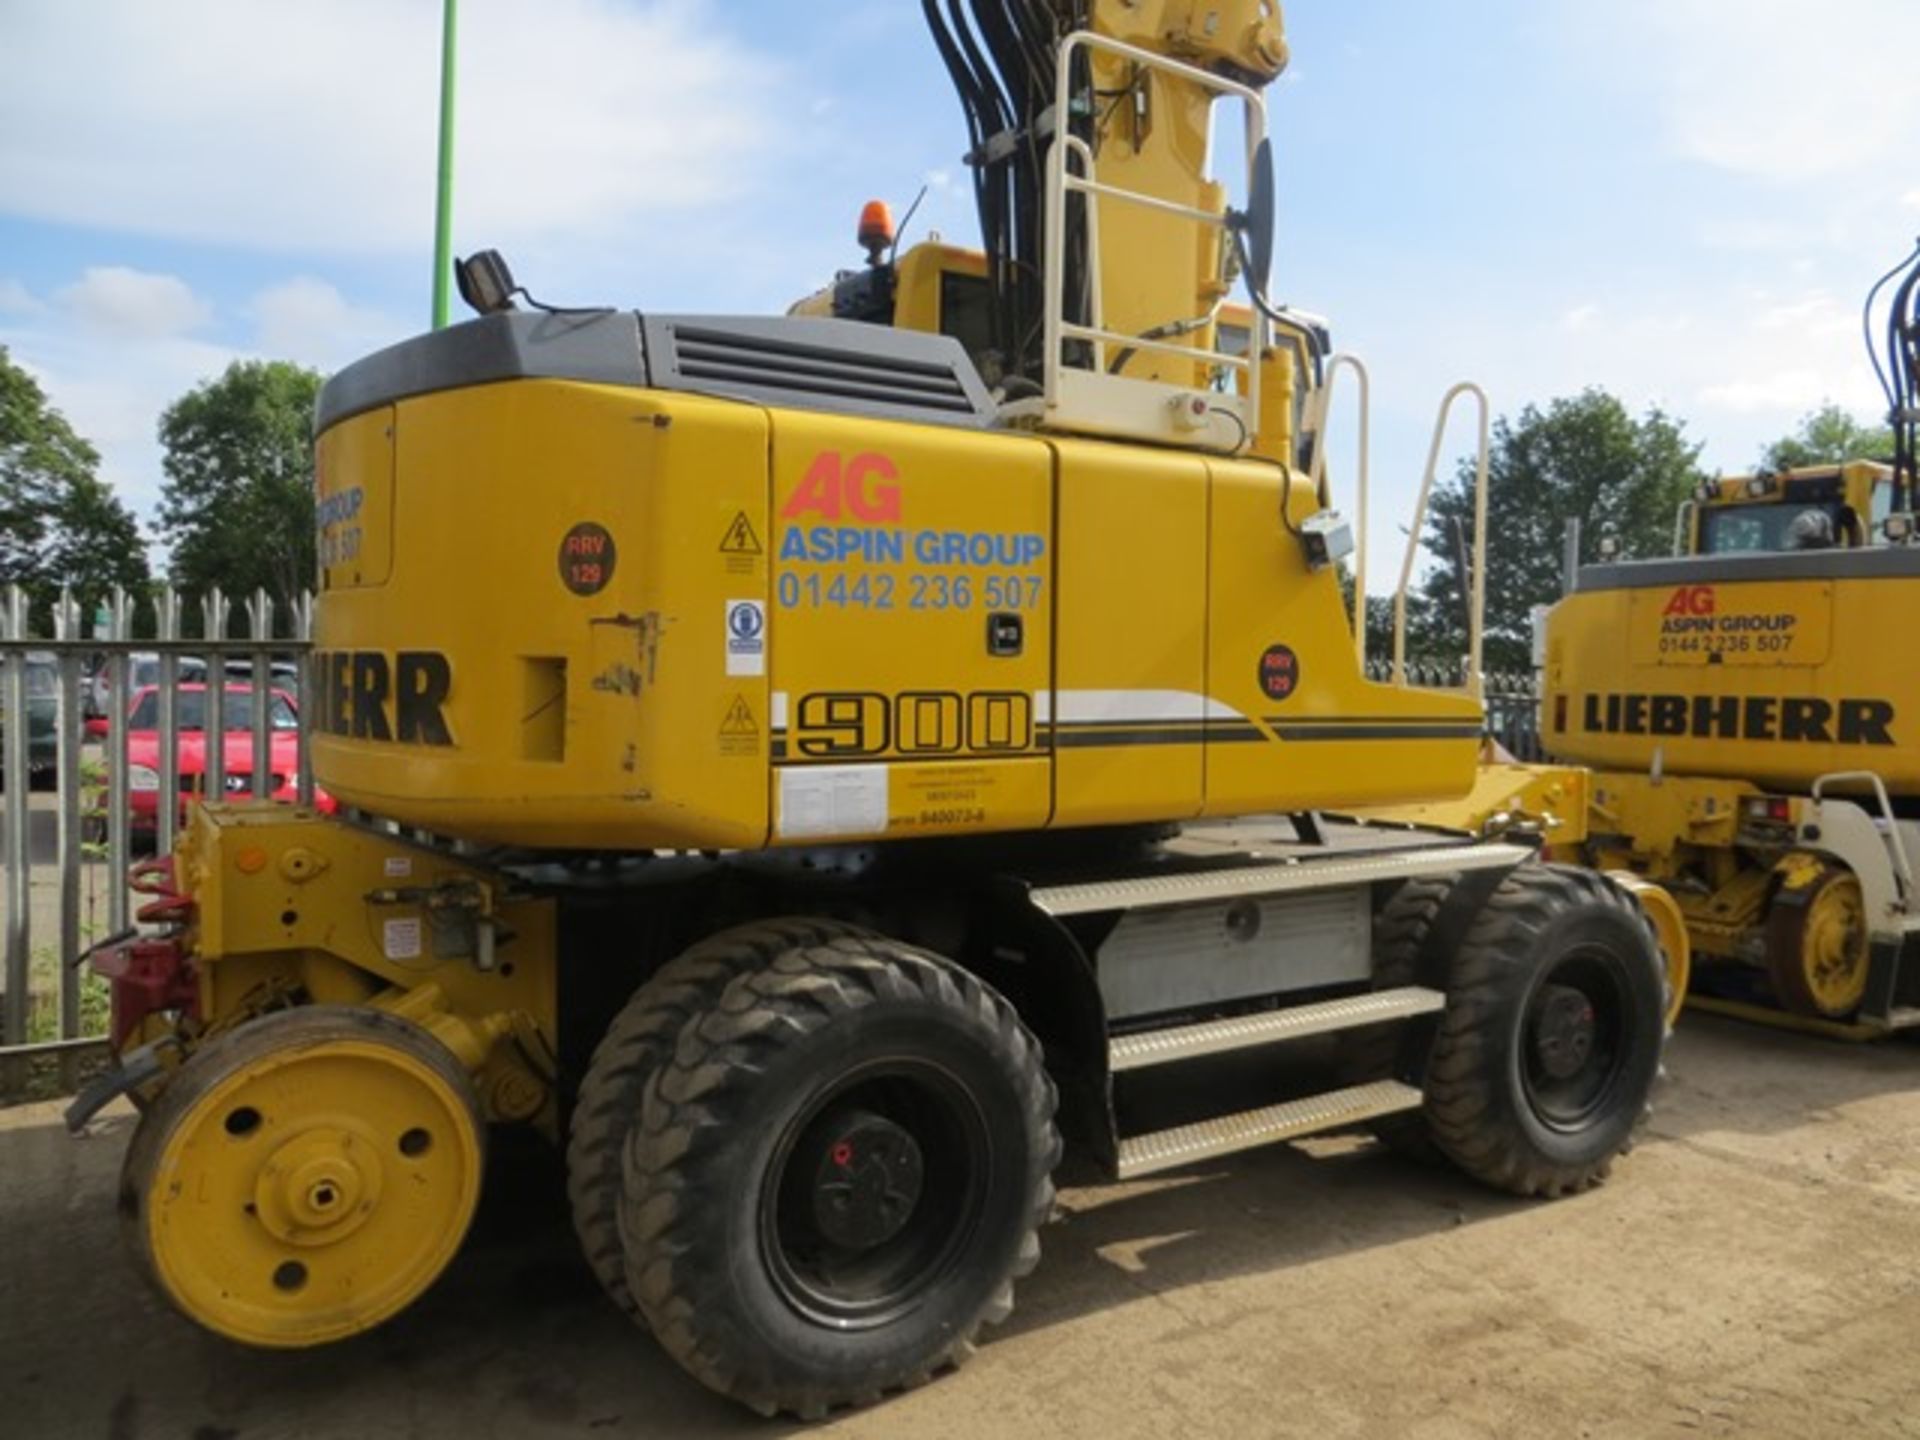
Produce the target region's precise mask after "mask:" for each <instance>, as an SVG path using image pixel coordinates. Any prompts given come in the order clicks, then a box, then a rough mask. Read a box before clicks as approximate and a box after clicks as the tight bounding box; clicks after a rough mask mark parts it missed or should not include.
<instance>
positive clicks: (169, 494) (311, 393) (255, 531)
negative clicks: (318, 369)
mask: <svg viewBox="0 0 1920 1440" xmlns="http://www.w3.org/2000/svg"><path fill="white" fill-rule="evenodd" d="M319 391H320V377H319V375H317V374H315V373H314V372H313V371H311V370H307V369H303V368H302V367H301V366H298V365H293V364H289V363H288V362H286V361H284V360H242V361H235V362H234V363H233V364H232V365H229V366H228V367H227V370H226V373H225V374H224V375H222V376H221V377H220V378H219V379H217V380H209V381H206V382H205V383H203V384H201V385H198V386H196V387H195V388H194V389H192V390H190V391H189V392H188V393H187V394H185V395H183V396H181V397H180V398H179V399H178V400H176V401H174V403H173V404H172V405H171V406H169V407H168V408H167V411H166V413H165V414H163V415H162V416H161V417H160V443H161V445H162V447H163V448H164V449H165V452H166V454H165V458H164V460H163V461H162V466H163V468H164V469H165V471H166V476H167V478H166V483H165V484H164V485H163V486H162V488H161V501H160V522H161V527H162V530H163V532H164V534H165V535H166V537H167V539H168V541H169V542H170V543H171V545H172V549H173V578H174V580H175V582H176V583H178V584H179V585H181V586H182V587H183V588H185V589H187V590H191V591H199V592H202V593H204V592H205V591H207V590H209V589H211V588H212V587H213V586H215V585H218V586H219V587H220V588H221V589H222V590H224V591H226V592H227V594H229V595H230V596H233V597H234V598H235V600H236V601H238V600H239V599H241V598H243V597H245V596H247V595H251V594H252V593H253V591H254V590H255V589H262V588H263V589H265V590H266V591H267V593H268V594H269V595H271V596H273V598H274V601H275V603H276V604H277V605H278V606H279V607H280V610H279V613H280V614H281V615H282V616H284V615H285V614H286V613H287V610H286V606H287V604H288V602H289V601H290V600H292V599H293V597H295V596H297V595H299V594H300V592H301V591H303V590H307V589H310V588H311V587H312V585H313V583H314V576H315V555H314V539H313V402H314V397H315V396H316V395H318V394H319Z"/></svg>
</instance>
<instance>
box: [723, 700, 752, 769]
mask: <svg viewBox="0 0 1920 1440" xmlns="http://www.w3.org/2000/svg"><path fill="white" fill-rule="evenodd" d="M720 753H721V754H722V755H758V754H759V753H760V724H759V722H758V721H757V720H755V719H754V718H753V706H752V705H751V704H749V703H748V701H747V697H746V696H744V695H736V696H734V697H733V703H732V704H731V705H729V706H727V713H726V715H725V717H724V718H722V720H721V721H720Z"/></svg>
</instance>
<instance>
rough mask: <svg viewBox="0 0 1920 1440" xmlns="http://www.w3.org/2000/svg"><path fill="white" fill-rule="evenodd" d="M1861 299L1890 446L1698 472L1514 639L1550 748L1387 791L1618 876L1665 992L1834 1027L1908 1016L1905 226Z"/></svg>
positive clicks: (1915, 338)
mask: <svg viewBox="0 0 1920 1440" xmlns="http://www.w3.org/2000/svg"><path fill="white" fill-rule="evenodd" d="M1896 281H1897V282H1898V283H1897V285H1896V284H1895V282H1896ZM1888 286H1893V287H1894V288H1893V289H1892V291H1891V294H1890V297H1889V303H1888V305H1887V313H1886V318H1885V324H1884V330H1883V333H1880V334H1877V333H1876V331H1879V330H1881V327H1879V326H1876V325H1875V324H1873V323H1872V322H1873V317H1874V316H1875V312H1876V309H1877V297H1878V296H1879V295H1880V293H1881V292H1882V291H1883V290H1885V289H1886V288H1887V287H1888ZM1867 313H1868V316H1869V327H1868V333H1869V336H1870V338H1872V339H1874V341H1875V345H1874V352H1873V360H1874V368H1875V371H1876V373H1877V375H1878V376H1879V378H1880V380H1881V382H1882V384H1883V386H1884V388H1885V390H1886V395H1887V404H1888V417H1889V423H1890V425H1891V433H1892V437H1893V454H1892V455H1891V456H1890V457H1888V458H1887V459H1886V460H1885V461H1884V462H1882V461H1874V460H1855V461H1850V462H1845V463H1829V464H1820V465H1809V466H1804V467H1801V468H1797V469H1790V470H1786V471H1783V472H1780V473H1774V474H1757V475H1751V476H1740V477H1736V478H1731V479H1725V478H1723V479H1718V480H1712V481H1705V482H1703V483H1702V484H1701V485H1700V487H1699V490H1698V492H1697V493H1696V494H1695V495H1694V496H1693V497H1692V498H1690V499H1689V500H1688V501H1686V502H1685V503H1684V504H1683V505H1682V506H1681V509H1680V513H1679V515H1678V516H1677V517H1676V524H1675V535H1674V554H1673V556H1672V557H1671V558H1664V559H1656V560H1643V561H1633V562H1620V561H1617V560H1616V559H1614V558H1613V557H1611V556H1609V557H1606V558H1605V559H1603V561H1602V562H1601V563H1599V564H1596V565H1590V566H1587V567H1585V568H1582V569H1579V570H1578V571H1577V573H1576V574H1575V575H1574V576H1573V577H1572V578H1571V583H1570V586H1569V593H1568V594H1567V595H1566V597H1565V598H1563V599H1562V600H1561V601H1560V602H1559V603H1558V604H1556V605H1555V606H1553V607H1552V608H1551V610H1550V611H1549V612H1548V613H1547V614H1546V616H1545V619H1544V624H1543V626H1542V627H1541V633H1540V635H1539V638H1538V642H1537V648H1538V650H1539V654H1538V656H1537V660H1538V663H1539V664H1540V665H1541V667H1542V670H1541V674H1542V687H1541V697H1542V698H1541V720H1540V733H1541V740H1542V743H1543V745H1544V747H1545V749H1546V750H1547V752H1548V754H1549V755H1550V756H1551V757H1552V758H1553V759H1554V760H1555V761H1559V762H1564V763H1563V764H1561V765H1558V766H1553V765H1550V766H1524V765H1513V764H1488V765H1486V766H1484V767H1483V768H1482V771H1481V775H1480V779H1479V781H1478V782H1477V784H1476V787H1475V790H1474V791H1473V792H1472V793H1471V795H1470V796H1468V797H1466V798H1465V799H1463V800H1458V801H1450V802H1443V803H1440V804H1435V805H1425V806H1419V807H1413V808H1412V809H1411V810H1407V809H1402V810H1398V811H1396V812H1394V813H1398V814H1401V815H1403V816H1405V817H1408V818H1413V819H1417V820H1420V821H1422V822H1424V823H1431V824H1451V825H1459V826H1462V827H1464V828H1467V829H1470V830H1475V831H1486V830H1489V829H1491V830H1503V829H1505V828H1506V827H1507V826H1508V825H1509V824H1514V823H1521V824H1526V825H1529V826H1531V827H1533V828H1534V829H1535V830H1536V831H1538V832H1540V833H1542V835H1543V838H1544V839H1545V841H1546V842H1547V844H1548V848H1549V851H1550V853H1552V854H1553V855H1554V856H1555V858H1558V859H1561V860H1564V861H1567V862H1570V863H1580V864H1586V865H1590V866H1593V867H1596V868H1599V869H1602V870H1607V871H1611V872H1614V873H1615V875H1616V878H1618V879H1620V880H1621V881H1622V883H1624V884H1627V885H1629V886H1631V887H1633V888H1635V890H1636V892H1637V893H1638V894H1639V895H1640V896H1641V897H1642V900H1643V903H1645V904H1646V905H1647V906H1648V908H1649V911H1650V912H1651V913H1652V914H1653V915H1654V916H1655V918H1656V920H1657V922H1658V924H1659V928H1660V933H1661V938H1662V942H1663V950H1664V952H1665V954H1666V956H1667V957H1668V963H1669V971H1670V976H1671V978H1672V982H1673V984H1672V988H1673V991H1674V996H1675V1000H1676V1002H1678V1001H1679V1000H1681V999H1683V998H1685V995H1686V992H1687V990H1688V986H1689V983H1691V985H1692V988H1693V991H1694V995H1693V1003H1694V1004H1696V1005H1699V1006H1701V1007H1703V1008H1709V1009H1717V1010H1721V1011H1728V1012H1731V1013H1735V1014H1738V1015H1742V1016H1747V1017H1750V1018H1756V1019H1763V1020H1771V1021H1774V1022H1776V1023H1777V1022H1780V1021H1781V1020H1782V1019H1784V1020H1785V1021H1787V1022H1788V1023H1791V1024H1793V1025H1795V1026H1796V1027H1798V1028H1803V1029H1813V1030H1816V1031H1819V1032H1822V1033H1828V1034H1837V1035H1842V1036H1847V1037H1850V1038H1864V1037H1868V1036H1873V1035H1881V1034H1886V1033H1888V1032H1891V1031H1895V1030H1901V1029H1907V1028H1911V1027H1912V1026H1914V1025H1916V1024H1920V967H1916V965H1915V963H1914V954H1913V949H1914V937H1915V935H1916V934H1920V897H1917V896H1916V893H1915V877H1914V869H1913V865H1914V860H1915V858H1916V857H1917V856H1920V670H1916V668H1915V667H1914V665H1913V664H1912V662H1911V660H1910V658H1909V657H1908V656H1907V655H1906V653H1905V651H1904V650H1903V648H1902V647H1901V646H1900V645H1899V643H1898V642H1897V640H1896V639H1895V638H1894V634H1893V632H1894V631H1896V629H1897V625H1898V617H1899V616H1900V615H1903V614H1905V613H1906V612H1907V609H1908V608H1909V607H1910V606H1912V605H1914V604H1916V603H1920V544H1917V543H1916V538H1917V537H1916V520H1915V511H1916V509H1920V471H1917V470H1916V457H1917V456H1920V249H1916V250H1915V252H1914V253H1913V254H1912V255H1910V256H1908V257H1907V258H1906V259H1905V260H1903V261H1902V262H1901V264H1900V265H1898V266H1896V267H1895V268H1894V269H1893V270H1892V271H1890V272H1889V273H1888V275H1887V276H1886V277H1885V278H1884V279H1883V280H1882V281H1881V282H1880V284H1879V285H1877V286H1876V287H1875V289H1874V291H1873V293H1872V294H1871V295H1870V296H1869V297H1868V303H1867ZM1606 543H1607V542H1606V541H1605V540H1604V539H1603V541H1602V544H1603V546H1605V545H1606ZM1569 767H1578V768H1569Z"/></svg>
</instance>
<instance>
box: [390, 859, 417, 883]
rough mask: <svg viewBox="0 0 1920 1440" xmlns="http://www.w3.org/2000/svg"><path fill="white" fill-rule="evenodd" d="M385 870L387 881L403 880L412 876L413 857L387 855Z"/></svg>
mask: <svg viewBox="0 0 1920 1440" xmlns="http://www.w3.org/2000/svg"><path fill="white" fill-rule="evenodd" d="M385 869H386V872H387V879H389V880H405V879H406V878H407V877H408V876H409V875H411V874H413V857H412V856H411V855H389V856H387V859H386V865H385Z"/></svg>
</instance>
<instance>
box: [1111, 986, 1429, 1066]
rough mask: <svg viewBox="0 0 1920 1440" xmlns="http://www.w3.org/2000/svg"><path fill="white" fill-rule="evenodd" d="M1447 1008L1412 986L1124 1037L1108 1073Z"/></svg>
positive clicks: (1114, 1048)
mask: <svg viewBox="0 0 1920 1440" xmlns="http://www.w3.org/2000/svg"><path fill="white" fill-rule="evenodd" d="M1446 1004H1447V997H1446V996H1445V995H1442V994H1441V993H1440V992H1439V991H1438V990H1428V989H1425V988H1423V987H1421V986H1418V985H1408V986H1406V987H1404V988H1402V989H1398V990H1375V991H1372V992H1370V993H1369V994H1365V995H1349V996H1347V997H1346V998H1345V999H1343V1000H1325V1001H1321V1002H1320V1003H1318V1004H1314V1005H1295V1006H1292V1007H1291V1008H1289V1009H1286V1010H1268V1011H1266V1012H1264V1013H1262V1014H1259V1015H1236V1016H1234V1017H1232V1018H1231V1019H1228V1020H1207V1021H1204V1022H1202V1023H1201V1024H1198V1025H1180V1026H1176V1027H1175V1028H1173V1029H1170V1030H1142V1031H1140V1032H1138V1033H1136V1034H1133V1035H1123V1036H1121V1037H1120V1038H1119V1039H1117V1040H1114V1041H1113V1042H1112V1043H1111V1044H1109V1045H1108V1047H1107V1068H1108V1069H1110V1070H1112V1071H1114V1072H1115V1073H1116V1074H1117V1073H1119V1072H1120V1071H1123V1070H1144V1069H1145V1068H1146V1067H1147V1066H1149V1065H1170V1064H1173V1063H1174V1062H1175V1061H1179V1060H1191V1059H1193V1058H1194V1057H1196V1056H1199V1055H1218V1054H1221V1053H1223V1052H1225V1051H1229V1050H1247V1049H1251V1048H1252V1047H1254V1046H1256V1045H1271V1044H1273V1043H1274V1042H1276V1041H1280V1040H1295V1039H1298V1038H1300V1037H1301V1036H1303V1035H1325V1034H1328V1033H1330V1032H1332V1031H1335V1030H1353V1029H1357V1028H1358V1027H1360V1026H1362V1025H1379V1024H1382V1023H1384V1022H1386V1021H1389V1020H1405V1019H1407V1018H1408V1017H1409V1016H1413V1015H1431V1014H1433V1013H1435V1012H1436V1011H1439V1010H1444V1009H1445V1008H1446Z"/></svg>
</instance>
